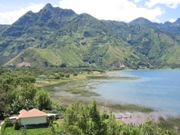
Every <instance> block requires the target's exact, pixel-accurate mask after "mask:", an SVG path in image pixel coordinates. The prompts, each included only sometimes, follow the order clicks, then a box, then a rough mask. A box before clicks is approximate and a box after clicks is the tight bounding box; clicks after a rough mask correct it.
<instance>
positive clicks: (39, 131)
mask: <svg viewBox="0 0 180 135" xmlns="http://www.w3.org/2000/svg"><path fill="white" fill-rule="evenodd" d="M54 123H55V124H53V127H54V128H52V127H51V126H49V127H40V128H32V129H25V128H21V129H20V130H14V128H13V127H7V128H6V129H5V133H4V134H3V135H50V134H53V132H57V133H59V132H61V131H63V130H64V129H63V120H61V119H59V120H56V121H54Z"/></svg>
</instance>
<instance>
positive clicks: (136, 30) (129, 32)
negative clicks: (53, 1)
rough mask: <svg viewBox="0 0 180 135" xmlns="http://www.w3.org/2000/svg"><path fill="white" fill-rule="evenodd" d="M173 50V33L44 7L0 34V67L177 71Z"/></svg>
mask: <svg viewBox="0 0 180 135" xmlns="http://www.w3.org/2000/svg"><path fill="white" fill-rule="evenodd" d="M0 29H1V27H0ZM179 48H180V36H179V35H175V34H170V33H165V32H162V31H160V30H157V29H153V28H145V27H142V26H139V25H134V24H133V25H131V24H127V23H123V22H116V21H103V20H98V19H96V18H94V17H92V16H90V15H88V14H80V15H77V14H76V13H75V12H74V11H72V10H67V9H61V8H54V7H52V6H51V5H50V4H47V5H46V6H45V7H44V8H43V9H42V10H40V11H39V12H38V13H33V12H27V13H26V14H25V15H24V16H22V17H21V18H19V20H18V21H16V22H15V23H14V24H12V25H10V26H7V27H6V28H4V29H3V31H1V33H0V58H1V61H0V65H9V64H11V63H12V64H13V65H17V64H18V63H21V62H28V63H31V66H32V67H48V66H62V65H64V66H69V67H104V68H111V67H114V68H121V67H123V68H124V67H128V68H139V67H146V68H147V67H148V68H149V67H155V68H156V67H158V68H162V67H178V66H179V65H180V62H179V61H178V58H179V56H180V54H179V53H178V52H179V51H178V50H179ZM174 50H175V51H174Z"/></svg>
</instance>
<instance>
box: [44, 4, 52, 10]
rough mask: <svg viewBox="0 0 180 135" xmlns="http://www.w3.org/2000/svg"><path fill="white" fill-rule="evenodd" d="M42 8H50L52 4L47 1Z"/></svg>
mask: <svg viewBox="0 0 180 135" xmlns="http://www.w3.org/2000/svg"><path fill="white" fill-rule="evenodd" d="M44 8H50V9H52V8H53V6H52V5H51V4H50V3H47V4H46V6H45V7H44Z"/></svg>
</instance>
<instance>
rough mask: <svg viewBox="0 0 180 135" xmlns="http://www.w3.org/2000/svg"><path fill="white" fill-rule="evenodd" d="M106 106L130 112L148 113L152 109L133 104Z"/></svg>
mask: <svg viewBox="0 0 180 135" xmlns="http://www.w3.org/2000/svg"><path fill="white" fill-rule="evenodd" d="M107 106H108V107H109V108H111V109H113V110H119V111H130V112H135V111H138V112H144V113H149V112H153V111H154V110H153V109H152V108H148V107H142V106H138V105H134V104H109V105H107Z"/></svg>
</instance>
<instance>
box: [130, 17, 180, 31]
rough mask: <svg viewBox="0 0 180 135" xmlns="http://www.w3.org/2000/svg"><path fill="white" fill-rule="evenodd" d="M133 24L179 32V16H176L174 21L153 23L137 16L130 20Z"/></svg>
mask: <svg viewBox="0 0 180 135" xmlns="http://www.w3.org/2000/svg"><path fill="white" fill-rule="evenodd" d="M130 24H133V25H139V26H144V27H151V28H155V29H159V30H161V31H164V32H169V33H174V34H180V18H178V19H177V20H176V21H175V22H168V21H167V22H165V23H154V22H151V21H149V20H147V19H145V18H142V17H140V18H137V19H135V20H133V21H131V22H130Z"/></svg>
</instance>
